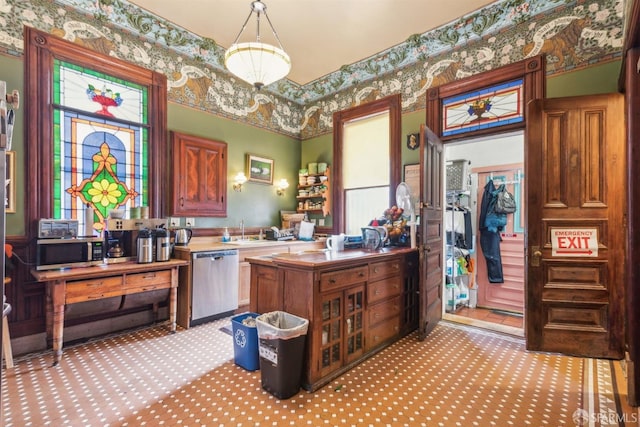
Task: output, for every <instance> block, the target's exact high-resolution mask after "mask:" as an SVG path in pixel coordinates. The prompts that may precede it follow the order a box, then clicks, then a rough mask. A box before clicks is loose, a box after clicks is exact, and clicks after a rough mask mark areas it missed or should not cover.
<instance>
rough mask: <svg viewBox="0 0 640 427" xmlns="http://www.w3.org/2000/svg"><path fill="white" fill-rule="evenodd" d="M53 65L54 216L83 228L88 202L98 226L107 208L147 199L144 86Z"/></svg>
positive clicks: (98, 227) (101, 226) (126, 207)
mask: <svg viewBox="0 0 640 427" xmlns="http://www.w3.org/2000/svg"><path fill="white" fill-rule="evenodd" d="M55 65H56V66H55V67H54V68H55V73H54V78H55V81H54V88H55V93H54V103H55V109H54V159H53V172H54V192H53V197H54V199H53V212H54V217H55V218H66V219H77V220H78V221H79V222H80V226H81V229H84V215H83V212H84V209H85V208H87V207H89V208H91V209H92V210H93V224H92V228H93V229H94V230H96V231H98V232H100V231H102V230H103V229H104V220H105V218H106V217H107V216H108V214H109V211H110V210H112V209H124V210H125V211H128V210H129V208H130V207H133V206H145V205H147V204H148V184H147V176H148V170H147V167H148V166H147V165H148V161H147V155H148V151H147V150H148V148H147V144H148V129H147V127H146V126H144V124H145V123H146V119H147V113H146V88H145V87H140V86H139V85H135V84H128V83H127V82H124V81H122V80H120V79H114V78H112V77H111V76H108V75H104V74H100V73H96V72H94V71H91V70H87V69H81V68H80V67H75V66H72V65H70V64H66V63H62V62H60V61H58V62H57V63H56V64H55ZM98 87H100V88H101V89H97V88H98ZM97 97H99V98H97ZM96 99H99V101H100V102H96ZM87 100H88V101H87ZM128 104H131V106H128V107H127V109H126V110H124V109H123V110H120V108H121V107H122V106H125V105H128ZM134 104H136V105H134ZM96 106H97V107H96Z"/></svg>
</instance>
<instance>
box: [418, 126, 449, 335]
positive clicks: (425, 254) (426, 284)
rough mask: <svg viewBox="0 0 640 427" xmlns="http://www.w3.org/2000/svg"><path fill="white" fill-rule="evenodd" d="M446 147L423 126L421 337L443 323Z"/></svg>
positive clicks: (421, 140) (421, 132)
mask: <svg viewBox="0 0 640 427" xmlns="http://www.w3.org/2000/svg"><path fill="white" fill-rule="evenodd" d="M443 153H444V146H443V144H442V141H440V139H439V138H438V136H437V135H436V134H435V133H433V132H432V131H431V130H430V129H429V128H427V127H426V126H424V125H421V126H420V204H419V211H418V214H419V215H420V247H419V251H420V284H419V292H420V316H419V317H420V319H419V322H420V327H419V333H420V337H421V338H423V339H424V337H426V336H427V334H428V333H429V332H431V330H432V329H433V328H434V327H435V326H436V324H437V323H438V322H439V321H440V319H442V291H441V289H442V278H443V272H442V266H443V265H444V259H443V247H442V246H443V243H444V242H443V238H444V236H443V233H444V224H443V220H442V214H443V208H444V203H443V200H444V185H443V184H444V183H443V168H444V156H443Z"/></svg>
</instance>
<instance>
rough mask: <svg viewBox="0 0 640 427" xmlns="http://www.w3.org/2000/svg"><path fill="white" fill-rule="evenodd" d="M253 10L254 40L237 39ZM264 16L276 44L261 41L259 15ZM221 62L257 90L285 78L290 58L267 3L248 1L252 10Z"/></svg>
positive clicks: (289, 67) (288, 69)
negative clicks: (272, 21) (271, 17)
mask: <svg viewBox="0 0 640 427" xmlns="http://www.w3.org/2000/svg"><path fill="white" fill-rule="evenodd" d="M254 13H255V14H256V22H257V32H256V34H257V38H256V41H255V42H243V43H238V39H240V36H241V35H242V32H243V31H244V29H245V28H246V26H247V22H249V19H251V15H253V14H254ZM263 14H264V16H265V18H267V22H268V23H269V26H270V27H271V31H272V32H273V35H274V36H275V38H276V40H277V41H278V45H279V47H276V46H272V45H270V44H267V43H262V42H261V41H260V16H261V15H263ZM224 65H225V66H226V67H227V69H228V70H229V71H230V72H231V73H232V74H234V75H235V76H237V77H238V78H240V79H242V80H244V81H246V82H248V83H250V84H252V85H253V86H254V87H255V88H256V89H258V90H260V89H261V88H262V87H263V86H266V85H268V84H271V83H273V82H275V81H277V80H280V79H282V78H284V77H285V76H286V75H287V74H289V71H290V70H291V59H290V58H289V55H287V53H286V52H285V51H284V50H283V49H282V43H280V39H279V38H278V34H277V33H276V30H275V29H274V28H273V25H272V24H271V20H270V19H269V16H267V6H266V5H265V4H264V3H262V2H261V1H260V0H256V1H253V2H251V12H249V16H248V17H247V19H246V20H245V21H244V25H242V28H241V29H240V33H238V37H236V39H235V41H234V42H233V44H232V45H231V47H230V48H229V49H227V51H226V52H225V54H224Z"/></svg>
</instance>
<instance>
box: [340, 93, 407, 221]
mask: <svg viewBox="0 0 640 427" xmlns="http://www.w3.org/2000/svg"><path fill="white" fill-rule="evenodd" d="M383 111H388V112H389V159H390V161H391V170H390V174H391V176H390V188H391V189H393V190H392V191H390V192H389V203H390V204H389V206H391V205H394V204H395V203H396V202H395V188H396V187H397V186H398V184H399V183H400V182H401V181H402V167H401V164H400V163H401V161H402V145H401V144H402V138H401V125H402V98H401V95H400V94H396V95H391V96H387V97H385V98H381V99H378V100H375V101H372V102H368V103H366V104H362V105H357V106H355V107H351V108H348V109H346V110H342V111H337V112H335V113H334V114H333V165H332V170H331V176H332V183H331V187H332V192H333V193H332V196H331V197H332V199H333V209H332V211H333V212H332V215H333V229H332V232H333V233H340V232H344V224H345V215H344V189H343V187H342V145H343V139H344V138H343V134H344V124H345V123H346V122H348V121H350V120H355V119H358V118H362V117H367V116H370V115H372V114H376V113H381V112H383ZM362 155H363V156H366V153H362Z"/></svg>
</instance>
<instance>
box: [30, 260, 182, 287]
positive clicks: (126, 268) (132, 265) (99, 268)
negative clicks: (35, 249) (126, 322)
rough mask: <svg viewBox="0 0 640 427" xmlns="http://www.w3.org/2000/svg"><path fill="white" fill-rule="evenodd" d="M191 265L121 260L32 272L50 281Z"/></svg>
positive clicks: (176, 261) (175, 261)
mask: <svg viewBox="0 0 640 427" xmlns="http://www.w3.org/2000/svg"><path fill="white" fill-rule="evenodd" d="M183 265H189V261H186V260H182V259H175V258H172V259H170V260H169V261H162V262H150V263H143V264H140V263H137V262H134V261H131V262H121V263H114V264H102V265H96V266H92V267H77V268H65V269H61V270H42V271H38V270H35V269H32V270H31V274H32V275H33V277H35V279H36V280H37V281H38V282H49V281H52V280H59V279H64V280H75V279H86V278H90V277H95V276H96V275H100V276H103V275H109V274H114V275H116V274H123V273H141V272H145V271H156V270H163V269H166V268H172V267H180V266H183Z"/></svg>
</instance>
